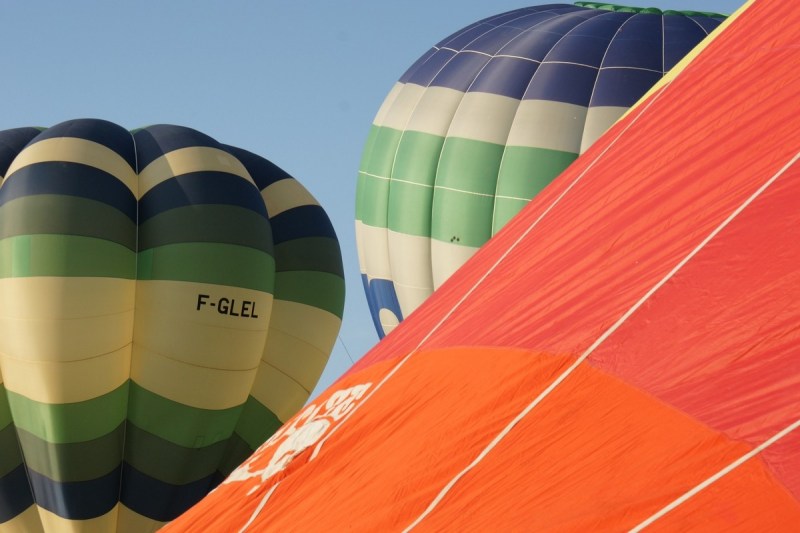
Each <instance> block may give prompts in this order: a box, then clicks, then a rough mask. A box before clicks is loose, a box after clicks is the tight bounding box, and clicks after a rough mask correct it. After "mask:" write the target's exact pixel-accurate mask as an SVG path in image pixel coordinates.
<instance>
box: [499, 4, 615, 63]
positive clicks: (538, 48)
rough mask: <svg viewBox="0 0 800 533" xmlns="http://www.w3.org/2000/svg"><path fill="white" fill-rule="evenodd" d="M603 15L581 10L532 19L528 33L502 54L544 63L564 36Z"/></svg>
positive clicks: (511, 43) (514, 41)
mask: <svg viewBox="0 0 800 533" xmlns="http://www.w3.org/2000/svg"><path fill="white" fill-rule="evenodd" d="M601 13H603V12H599V11H594V10H588V11H587V10H580V11H574V12H569V13H567V14H565V15H561V16H557V17H550V16H548V17H547V18H545V16H544V14H543V15H539V16H537V17H531V18H530V23H531V26H530V27H529V29H528V31H526V32H525V33H522V34H521V35H520V36H519V37H517V38H516V39H514V40H513V41H511V42H510V43H508V44H507V45H506V46H504V47H503V49H502V50H500V53H501V54H503V55H511V56H516V57H524V58H527V59H532V60H534V61H544V60H545V59H547V57H548V54H549V53H550V51H551V50H552V49H553V47H554V46H555V45H556V44H557V43H558V42H559V41H560V40H561V39H562V38H563V37H564V35H566V34H567V33H569V32H570V31H572V30H574V29H575V27H576V26H580V25H582V24H583V23H585V22H586V21H587V20H589V19H592V18H594V17H599V15H600V14H601ZM605 13H607V12H605ZM547 15H549V14H547Z"/></svg>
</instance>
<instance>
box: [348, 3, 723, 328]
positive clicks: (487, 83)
mask: <svg viewBox="0 0 800 533" xmlns="http://www.w3.org/2000/svg"><path fill="white" fill-rule="evenodd" d="M723 19H724V16H722V15H718V14H714V13H698V12H677V11H664V12H662V11H660V10H658V9H654V8H646V9H644V8H632V7H623V6H615V5H611V4H604V3H596V2H578V3H576V4H574V5H569V4H549V5H542V6H534V7H527V8H522V9H517V10H514V11H510V12H507V13H501V14H499V15H496V16H493V17H489V18H487V19H484V20H480V21H478V22H476V23H474V24H472V25H470V26H467V27H466V28H463V29H462V30H460V31H458V32H456V33H454V34H453V35H451V36H450V37H448V38H446V39H444V40H442V41H441V42H440V43H438V44H437V45H436V46H434V47H433V48H432V49H430V50H429V51H428V52H427V53H426V54H424V55H423V56H422V57H420V58H419V59H418V60H417V61H416V62H415V63H414V64H413V65H412V66H411V67H410V68H409V69H408V71H406V73H405V74H404V75H403V76H402V77H401V78H400V80H399V81H398V82H397V83H396V84H395V85H394V87H393V88H392V90H391V92H390V93H389V95H388V96H387V97H386V99H385V100H384V102H383V105H382V106H381V108H380V109H379V111H378V113H377V115H376V117H375V120H374V122H373V124H372V128H371V130H370V133H369V137H368V138H367V142H366V146H365V148H364V152H363V157H362V160H361V166H360V170H359V176H358V186H357V191H356V240H357V244H358V250H359V261H360V264H361V274H362V280H363V282H364V287H365V290H366V293H367V300H368V302H369V306H370V309H371V311H372V318H373V321H374V323H375V327H376V329H377V330H378V334H379V335H380V336H381V337H382V336H383V335H384V334H386V333H388V332H389V331H391V329H393V328H394V327H395V326H396V325H397V324H398V322H400V321H401V320H402V319H403V318H404V317H406V316H408V314H409V313H411V312H412V311H413V310H414V309H416V308H417V307H418V306H419V305H420V304H421V303H422V302H423V301H424V300H425V299H426V298H427V297H428V296H430V294H432V293H433V291H434V290H435V289H436V288H438V287H439V286H440V285H441V284H442V283H444V281H445V280H447V279H448V278H449V277H450V275H451V274H452V273H453V272H455V270H457V269H458V268H459V267H460V266H461V265H462V264H463V263H464V262H465V261H466V260H467V259H469V258H470V257H471V256H472V255H473V254H474V253H475V252H476V251H477V250H478V248H479V247H480V246H481V245H483V244H484V243H485V242H486V241H488V240H489V239H490V238H491V237H492V236H493V235H494V234H495V233H497V232H498V231H499V230H500V229H501V228H502V227H503V226H504V225H505V224H506V223H507V222H508V221H509V220H510V219H511V218H512V217H514V216H515V215H516V214H517V213H518V212H519V211H520V210H521V209H522V208H523V207H524V206H525V205H527V203H528V202H529V201H530V199H531V198H533V197H534V196H535V195H536V194H537V193H538V192H539V191H541V190H542V189H543V188H544V187H545V186H547V185H548V184H549V183H550V181H552V180H553V179H554V178H555V177H556V176H558V175H559V174H560V173H561V171H563V170H564V169H565V168H566V167H567V166H568V165H569V164H570V163H572V161H574V160H575V159H576V158H577V157H578V155H579V154H581V153H583V152H584V151H586V150H587V149H588V148H589V147H590V146H591V145H592V144H593V143H594V141H595V140H597V139H598V138H599V137H600V136H601V135H602V134H603V133H604V132H605V131H606V130H607V129H608V128H609V127H610V126H611V125H612V124H613V123H614V122H615V121H616V120H617V119H618V118H619V117H620V116H621V115H622V114H623V113H625V111H626V110H627V109H628V108H629V107H630V106H631V105H633V104H634V103H635V102H636V101H637V100H638V99H639V97H641V96H642V95H643V94H644V93H645V92H646V91H647V90H648V89H649V88H650V87H651V86H652V85H653V84H654V83H655V82H656V81H658V80H659V79H661V77H662V76H663V75H664V73H665V72H667V71H668V70H669V69H670V68H672V66H673V65H675V63H677V62H678V60H680V59H681V58H682V57H683V56H684V55H685V54H686V53H687V52H689V51H690V50H691V49H692V48H693V47H694V46H695V45H696V44H698V43H699V42H700V41H701V40H703V39H704V38H705V37H706V35H707V34H708V33H709V32H710V31H711V30H713V29H714V28H716V27H717V26H718V25H719V24H720V22H721V21H722V20H723Z"/></svg>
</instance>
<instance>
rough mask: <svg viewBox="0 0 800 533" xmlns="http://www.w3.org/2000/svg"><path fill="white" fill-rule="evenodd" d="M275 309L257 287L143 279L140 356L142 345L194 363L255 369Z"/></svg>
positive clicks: (137, 339)
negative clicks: (272, 310)
mask: <svg viewBox="0 0 800 533" xmlns="http://www.w3.org/2000/svg"><path fill="white" fill-rule="evenodd" d="M198 306H199V309H198ZM271 309H272V295H271V294H268V293H265V292H261V291H256V290H252V289H242V288H238V287H226V286H219V285H211V284H207V283H191V282H185V281H168V280H148V281H139V283H138V284H137V288H136V316H135V323H134V350H133V351H134V358H135V354H136V353H137V347H140V348H142V349H145V350H149V351H153V352H156V353H159V354H162V355H163V356H165V357H168V358H170V359H175V360H177V361H182V362H184V363H187V364H190V365H199V366H203V367H208V368H218V369H221V370H248V369H255V368H256V367H257V366H258V361H259V360H260V359H261V353H262V351H263V349H264V343H265V342H266V337H267V325H268V324H269V320H270V312H271ZM231 312H234V313H235V314H236V315H240V316H233V315H231V314H230V313H231ZM246 315H250V316H246ZM252 315H257V316H256V317H253V316H252Z"/></svg>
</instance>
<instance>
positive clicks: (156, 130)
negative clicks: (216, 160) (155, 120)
mask: <svg viewBox="0 0 800 533" xmlns="http://www.w3.org/2000/svg"><path fill="white" fill-rule="evenodd" d="M132 134H133V138H134V140H135V141H136V156H137V158H138V160H137V162H138V164H139V169H144V168H147V166H148V165H150V163H152V162H153V161H155V160H156V159H158V158H159V157H162V156H163V155H164V154H167V153H169V152H173V151H175V150H180V149H183V148H198V149H202V148H212V149H215V150H220V149H221V145H220V144H219V143H218V142H217V141H215V140H214V139H212V138H211V137H209V136H208V135H206V134H205V133H202V132H200V131H197V130H193V129H191V128H187V127H185V126H175V125H172V124H155V125H152V126H148V127H146V128H141V129H137V130H135V131H133V132H132Z"/></svg>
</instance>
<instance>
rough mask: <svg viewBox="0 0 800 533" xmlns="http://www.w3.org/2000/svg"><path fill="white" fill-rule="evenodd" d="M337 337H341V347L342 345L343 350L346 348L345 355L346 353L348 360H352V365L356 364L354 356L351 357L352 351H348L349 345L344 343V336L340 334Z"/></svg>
mask: <svg viewBox="0 0 800 533" xmlns="http://www.w3.org/2000/svg"><path fill="white" fill-rule="evenodd" d="M337 337H339V342H340V343H341V345H342V348H344V353H346V354H347V358H348V359H350V362H351V363H352V364H356V362H355V361H353V356H352V355H350V350H348V349H347V345H346V344H345V343H344V339H342V335H341V334H339V335H337Z"/></svg>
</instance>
